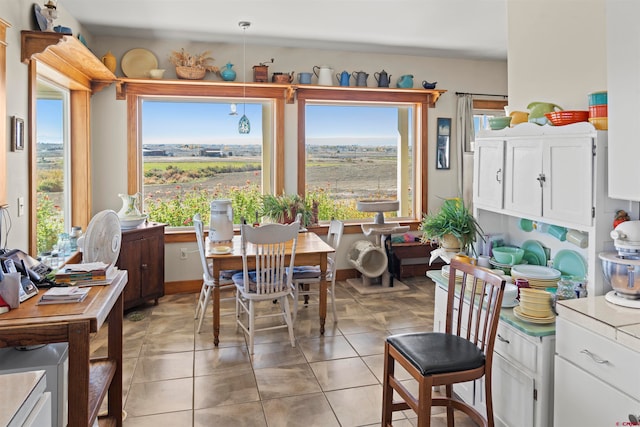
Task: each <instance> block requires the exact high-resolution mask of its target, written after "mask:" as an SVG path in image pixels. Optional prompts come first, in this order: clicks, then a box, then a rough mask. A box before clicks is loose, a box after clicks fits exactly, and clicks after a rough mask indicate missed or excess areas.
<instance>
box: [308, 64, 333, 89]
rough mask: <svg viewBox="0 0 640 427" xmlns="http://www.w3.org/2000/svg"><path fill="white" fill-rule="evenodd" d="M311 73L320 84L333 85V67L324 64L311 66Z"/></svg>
mask: <svg viewBox="0 0 640 427" xmlns="http://www.w3.org/2000/svg"><path fill="white" fill-rule="evenodd" d="M313 74H315V75H316V77H317V78H318V84H319V85H321V86H333V68H331V67H328V66H326V65H321V66H319V67H318V66H317V65H314V67H313Z"/></svg>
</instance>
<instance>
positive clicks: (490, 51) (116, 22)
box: [59, 0, 507, 59]
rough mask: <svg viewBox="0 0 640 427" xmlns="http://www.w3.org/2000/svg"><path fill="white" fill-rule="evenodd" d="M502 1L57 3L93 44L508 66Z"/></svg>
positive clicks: (121, 0)
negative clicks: (332, 53) (175, 42)
mask: <svg viewBox="0 0 640 427" xmlns="http://www.w3.org/2000/svg"><path fill="white" fill-rule="evenodd" d="M506 3H507V0H317V1H314V2H312V1H309V0H303V1H297V2H296V1H284V0H226V1H222V0H109V1H108V2H105V1H103V0H100V1H99V0H59V5H60V6H61V7H62V8H64V9H65V10H66V11H67V12H69V13H70V14H71V15H72V16H73V17H74V18H75V19H77V20H78V21H79V22H80V23H81V24H82V25H83V26H84V27H85V28H86V29H87V30H88V31H89V32H90V33H91V34H93V35H94V36H105V35H110V36H122V37H141V38H163V39H180V40H191V41H194V42H215V43H220V42H222V43H224V42H234V43H235V42H238V40H239V39H240V38H241V36H242V31H243V30H242V29H241V28H240V27H239V26H238V23H239V22H240V21H249V22H251V26H250V27H249V28H248V29H247V30H246V42H247V44H265V45H275V46H283V47H297V48H318V49H331V50H346V51H359V52H370V53H395V54H406V55H416V56H437V57H450V58H471V59H506V57H507V22H506V15H507V5H506Z"/></svg>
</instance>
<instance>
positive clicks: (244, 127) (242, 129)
mask: <svg viewBox="0 0 640 427" xmlns="http://www.w3.org/2000/svg"><path fill="white" fill-rule="evenodd" d="M238 25H239V26H240V28H242V99H243V103H242V117H240V121H239V122H238V132H239V133H241V134H247V133H249V132H251V123H250V122H249V118H248V117H247V116H246V114H245V107H246V104H245V102H244V101H245V100H246V98H247V79H246V73H247V71H246V70H247V41H246V34H247V28H249V27H250V26H251V22H249V21H240V22H238Z"/></svg>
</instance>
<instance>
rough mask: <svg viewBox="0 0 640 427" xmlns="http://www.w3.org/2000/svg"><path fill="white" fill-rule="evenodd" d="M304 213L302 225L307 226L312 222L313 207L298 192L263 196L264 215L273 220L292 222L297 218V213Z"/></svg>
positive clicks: (282, 222)
mask: <svg viewBox="0 0 640 427" xmlns="http://www.w3.org/2000/svg"><path fill="white" fill-rule="evenodd" d="M298 214H302V220H301V221H300V225H301V226H307V225H309V224H310V222H311V216H312V212H311V208H310V207H309V206H307V203H306V201H305V200H304V198H302V197H300V196H299V195H297V194H282V195H279V196H276V195H274V194H265V195H264V196H262V215H263V216H265V217H268V218H270V219H271V220H272V221H275V222H279V223H281V224H290V223H292V222H293V221H295V219H296V215H298Z"/></svg>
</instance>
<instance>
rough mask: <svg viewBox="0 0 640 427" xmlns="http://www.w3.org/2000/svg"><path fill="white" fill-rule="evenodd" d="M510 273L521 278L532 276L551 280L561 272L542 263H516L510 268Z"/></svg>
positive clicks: (557, 277)
mask: <svg viewBox="0 0 640 427" xmlns="http://www.w3.org/2000/svg"><path fill="white" fill-rule="evenodd" d="M511 275H512V276H514V275H515V276H518V277H523V278H527V277H529V278H532V279H540V280H553V279H559V278H560V276H561V275H562V273H560V271H559V270H556V269H555V268H551V267H546V266H543V265H524V264H518V265H514V266H513V267H512V268H511Z"/></svg>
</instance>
